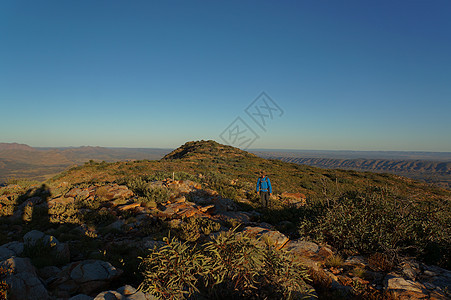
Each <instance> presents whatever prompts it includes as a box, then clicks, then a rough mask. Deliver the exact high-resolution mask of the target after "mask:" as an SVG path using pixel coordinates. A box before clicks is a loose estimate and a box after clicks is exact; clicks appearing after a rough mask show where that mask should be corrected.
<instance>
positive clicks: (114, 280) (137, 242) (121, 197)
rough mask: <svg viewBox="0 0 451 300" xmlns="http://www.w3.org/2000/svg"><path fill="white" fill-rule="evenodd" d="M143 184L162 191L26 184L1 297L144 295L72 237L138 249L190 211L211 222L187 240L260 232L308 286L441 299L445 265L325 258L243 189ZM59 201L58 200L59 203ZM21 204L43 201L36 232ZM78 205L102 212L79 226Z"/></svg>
mask: <svg viewBox="0 0 451 300" xmlns="http://www.w3.org/2000/svg"><path fill="white" fill-rule="evenodd" d="M149 185H150V186H151V187H152V189H154V190H156V191H160V192H161V191H164V192H165V193H166V194H165V195H166V196H167V197H165V198H164V199H165V201H158V202H153V201H150V202H142V201H140V197H139V196H138V195H136V194H135V193H134V192H133V191H132V190H130V189H129V188H128V187H127V186H125V185H120V184H117V183H106V184H93V185H87V186H78V187H70V186H68V185H67V186H66V184H64V183H62V184H61V186H58V187H55V189H54V190H48V191H41V193H40V194H38V195H33V194H28V195H27V196H29V197H27V198H26V199H22V203H21V204H20V205H18V206H17V207H15V208H14V209H13V213H12V214H10V215H4V216H3V218H5V220H7V223H8V224H10V225H11V226H3V227H2V232H3V234H4V235H5V236H7V237H8V238H7V240H8V242H7V243H4V244H2V245H1V246H0V267H2V268H4V269H6V270H7V271H8V273H7V275H5V276H4V278H3V279H4V281H5V282H6V283H7V284H8V285H9V286H10V291H9V297H10V299H154V296H153V295H151V294H144V293H142V292H140V291H137V290H136V288H137V287H138V286H137V283H136V282H125V283H124V282H123V281H121V280H120V279H121V277H124V276H125V274H124V270H122V269H121V268H120V267H119V266H118V265H117V261H115V262H109V261H108V260H107V257H106V256H104V257H102V259H99V258H94V257H96V255H93V254H92V253H84V252H83V251H80V245H81V246H82V247H84V246H86V245H87V244H88V243H89V242H90V241H96V242H97V245H98V246H97V247H98V249H97V250H98V251H97V252H99V251H101V250H102V249H117V248H120V247H124V246H125V245H126V247H128V248H133V249H138V250H139V251H146V249H149V248H153V247H160V246H161V245H163V242H162V241H161V240H160V239H159V238H158V234H155V231H154V230H153V228H156V230H157V231H158V230H159V229H158V228H160V229H161V227H158V224H161V223H162V222H164V224H167V225H166V226H167V227H168V228H169V229H170V230H173V231H177V230H182V228H184V226H185V225H186V224H187V220H189V219H190V218H196V219H201V220H209V221H211V223H210V224H213V225H212V226H211V228H210V229H209V230H208V231H204V232H201V233H196V234H194V236H189V238H193V239H196V240H197V239H204V240H205V239H209V238H210V237H211V236H213V235H215V234H218V233H219V232H221V231H224V230H228V229H229V227H227V224H240V223H241V224H242V227H241V230H242V232H243V233H246V234H249V235H250V236H253V237H254V238H255V239H256V241H269V242H270V243H272V244H273V245H274V246H275V247H276V248H277V249H279V250H280V251H287V252H290V253H293V254H295V256H296V258H297V259H298V260H300V261H301V262H302V263H303V264H304V265H306V266H307V267H308V268H309V269H310V272H311V274H312V277H313V278H314V286H315V287H318V288H321V287H320V286H322V287H324V286H326V287H327V288H329V289H330V290H332V291H334V293H337V294H340V295H342V296H344V297H351V296H352V295H356V294H359V293H360V292H362V291H366V292H367V293H379V294H387V293H390V294H392V295H396V296H397V297H400V298H402V299H447V297H448V296H449V294H448V293H449V290H448V289H449V286H450V285H451V272H450V271H448V270H445V269H442V268H439V267H436V266H428V265H425V264H423V263H419V262H416V261H409V260H408V261H405V263H404V265H403V266H401V267H399V268H397V269H394V270H391V271H390V272H388V273H387V272H384V271H381V270H378V269H377V268H375V267H374V266H373V265H372V264H371V262H369V260H368V258H365V257H353V256H350V257H347V258H346V260H345V261H344V262H343V263H342V264H340V265H339V266H330V265H329V263H328V261H330V259H331V258H333V257H334V256H336V252H335V251H334V249H332V248H331V247H330V246H328V245H318V244H316V243H313V242H311V241H307V240H303V238H302V237H301V238H298V239H295V240H290V239H289V237H287V236H285V235H284V234H283V233H281V232H279V231H278V230H276V229H275V227H274V226H273V225H271V224H267V223H262V222H260V221H259V213H258V212H257V211H255V210H243V209H242V208H241V207H242V205H245V204H246V203H247V202H248V201H249V200H247V199H241V200H240V201H237V202H236V201H233V200H231V199H227V198H224V197H222V196H220V195H219V194H218V192H216V191H214V190H211V189H209V188H207V187H203V186H202V185H201V184H200V183H197V182H194V181H190V180H186V181H178V180H171V179H166V180H161V181H158V180H156V181H153V182H151V183H149ZM14 191H16V192H14ZM61 191H62V192H61ZM5 192H6V193H5ZM20 194H21V192H20V187H11V186H9V187H4V188H0V195H1V196H0V197H2V198H3V199H7V200H12V199H16V198H17V197H15V195H16V196H17V195H20ZM43 195H44V196H43ZM22 197H23V196H22ZM283 199H289V200H287V201H291V202H289V204H291V205H293V206H302V205H305V201H306V199H305V196H304V195H302V194H300V193H287V194H285V195H284V197H283ZM93 202H96V203H99V206H98V207H96V208H94V207H91V208H89V207H86V206H85V207H83V208H79V210H78V211H76V212H74V213H73V214H72V215H70V212H69V211H68V210H69V208H74V207H75V206H76V204H77V203H93ZM61 208H66V210H65V211H64V213H62V212H61ZM29 210H44V211H47V215H48V219H46V221H47V222H50V223H51V224H52V226H42V227H43V228H44V229H45V228H46V230H44V232H43V231H39V230H29V228H30V226H28V224H32V222H37V221H39V220H40V219H39V220H38V219H36V220H33V217H35V216H33V214H31V215H30V214H29V213H28V211H29ZM80 211H81V212H80ZM81 213H83V214H84V215H89V216H91V217H92V218H95V219H100V220H103V219H106V220H107V221H99V222H98V223H96V224H95V226H89V225H86V223H84V222H80V221H79V220H78V221H77V216H78V215H80V214H81ZM29 216H31V219H30V218H29ZM63 217H64V218H65V219H64V221H65V222H72V229H70V231H71V232H78V233H79V235H80V236H83V237H84V239H80V240H72V239H68V238H67V232H64V231H65V230H66V228H67V227H64V226H66V225H65V224H64V222H63V219H62V218H63ZM27 218H28V219H27ZM35 218H38V217H35ZM58 224H59V225H58ZM45 225H49V224H45ZM216 225H217V226H216ZM229 226H230V225H229ZM55 235H59V236H60V237H64V239H65V241H64V242H60V241H59V240H58V238H57V237H56V236H55ZM85 244H86V245H85ZM37 245H38V247H37ZM46 246H47V247H48V248H49V249H51V251H53V253H52V257H55V258H58V264H55V265H53V264H52V263H53V262H51V263H47V264H46V265H44V266H43V265H33V255H30V253H29V250H30V249H39V247H46ZM27 249H28V250H27ZM27 251H28V252H27ZM97 254H98V253H97ZM30 256H31V257H30ZM56 261H57V260H55V261H54V262H55V263H56ZM35 264H36V263H35ZM114 264H115V265H116V266H115V265H114ZM356 270H359V272H356ZM357 273H358V274H357ZM118 283H120V284H119V285H118ZM131 285H134V287H133V286H131Z"/></svg>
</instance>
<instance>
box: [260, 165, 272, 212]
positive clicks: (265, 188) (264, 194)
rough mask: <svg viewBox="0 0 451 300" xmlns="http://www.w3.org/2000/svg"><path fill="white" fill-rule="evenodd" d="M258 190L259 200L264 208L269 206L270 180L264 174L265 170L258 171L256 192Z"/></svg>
mask: <svg viewBox="0 0 451 300" xmlns="http://www.w3.org/2000/svg"><path fill="white" fill-rule="evenodd" d="M258 192H260V201H261V203H262V206H263V207H265V208H268V207H269V197H270V196H271V193H272V188H271V181H270V180H269V178H268V177H267V176H266V173H265V171H262V172H260V177H259V178H258V180H257V193H258Z"/></svg>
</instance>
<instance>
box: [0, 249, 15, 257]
mask: <svg viewBox="0 0 451 300" xmlns="http://www.w3.org/2000/svg"><path fill="white" fill-rule="evenodd" d="M15 255H16V254H15V253H14V251H13V250H11V249H8V248H7V247H4V246H1V247H0V261H2V260H5V259H8V258H10V257H13V256H15Z"/></svg>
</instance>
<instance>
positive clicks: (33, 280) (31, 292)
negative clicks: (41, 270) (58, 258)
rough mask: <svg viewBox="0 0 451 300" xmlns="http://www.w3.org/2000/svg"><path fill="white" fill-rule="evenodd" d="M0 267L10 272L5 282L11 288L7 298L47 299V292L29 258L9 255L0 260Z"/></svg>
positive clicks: (12, 299) (15, 299)
mask: <svg viewBox="0 0 451 300" xmlns="http://www.w3.org/2000/svg"><path fill="white" fill-rule="evenodd" d="M0 267H2V268H5V269H7V270H9V271H10V272H11V274H9V275H8V276H7V277H6V283H7V284H8V285H9V286H10V288H11V291H10V295H9V299H11V300H23V299H30V300H34V299H36V300H45V299H49V294H48V292H47V290H46V288H45V287H44V284H43V283H42V282H41V280H40V279H39V277H38V276H37V274H36V269H35V268H34V267H33V265H32V264H31V261H30V259H29V258H21V257H11V258H9V259H7V260H4V261H2V262H0Z"/></svg>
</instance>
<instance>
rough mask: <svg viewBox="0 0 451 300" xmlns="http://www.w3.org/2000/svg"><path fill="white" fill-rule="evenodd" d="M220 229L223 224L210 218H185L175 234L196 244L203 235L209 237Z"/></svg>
mask: <svg viewBox="0 0 451 300" xmlns="http://www.w3.org/2000/svg"><path fill="white" fill-rule="evenodd" d="M220 228H221V224H219V223H218V222H215V221H212V220H210V219H208V218H196V217H192V218H184V219H183V220H182V222H181V223H180V226H179V227H178V228H177V229H176V230H175V234H176V236H177V237H178V238H180V239H182V240H185V241H189V242H195V241H197V240H198V239H199V238H200V236H201V234H205V235H209V234H210V233H212V232H216V231H218V230H219V229H220Z"/></svg>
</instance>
